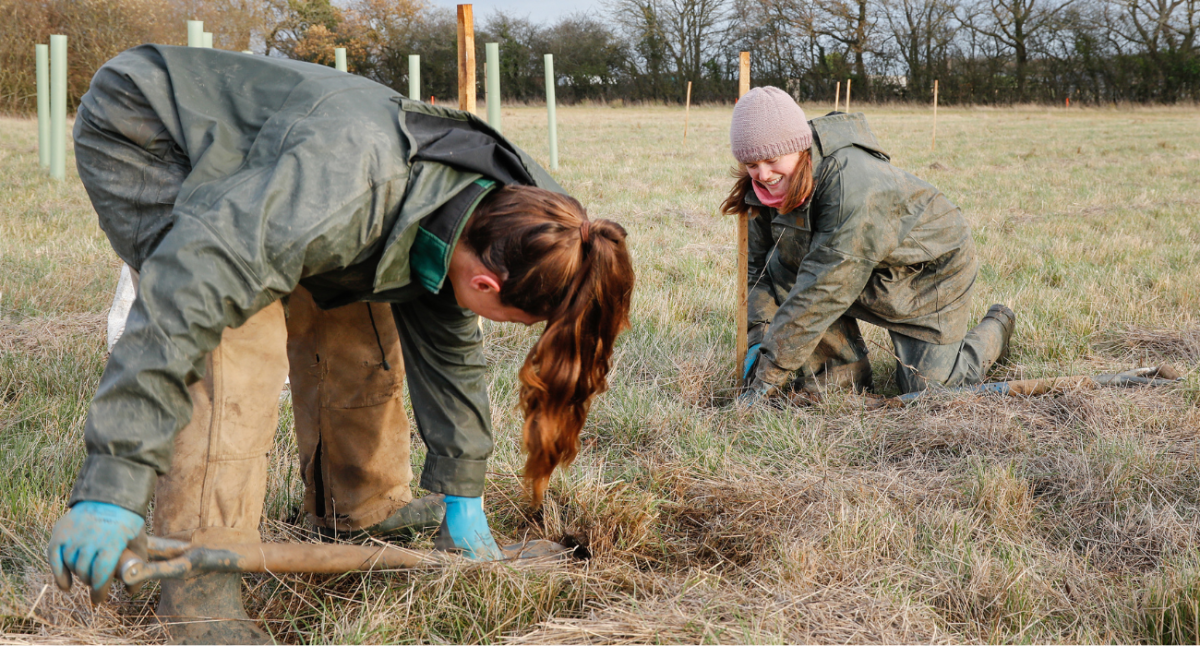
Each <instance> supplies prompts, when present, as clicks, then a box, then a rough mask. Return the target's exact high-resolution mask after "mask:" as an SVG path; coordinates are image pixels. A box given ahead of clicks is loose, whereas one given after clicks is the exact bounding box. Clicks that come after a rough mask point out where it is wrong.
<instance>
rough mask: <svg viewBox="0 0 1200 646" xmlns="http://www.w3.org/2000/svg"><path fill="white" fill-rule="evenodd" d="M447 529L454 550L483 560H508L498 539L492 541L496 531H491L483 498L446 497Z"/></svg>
mask: <svg viewBox="0 0 1200 646" xmlns="http://www.w3.org/2000/svg"><path fill="white" fill-rule="evenodd" d="M445 528H446V530H447V531H448V532H449V534H450V539H451V540H453V541H454V547H456V548H458V549H460V550H462V551H463V553H464V554H466V555H467V556H469V557H471V558H473V559H476V560H480V561H495V560H497V559H502V558H504V554H503V553H501V552H500V548H499V547H498V546H497V545H496V539H494V538H492V530H490V529H488V522H487V516H486V515H485V514H484V513H483V498H463V497H462V496H446V520H445Z"/></svg>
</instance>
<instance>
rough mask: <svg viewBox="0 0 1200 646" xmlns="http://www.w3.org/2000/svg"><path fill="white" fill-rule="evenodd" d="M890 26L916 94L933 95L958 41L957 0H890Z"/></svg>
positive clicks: (886, 5) (924, 96)
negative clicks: (950, 51) (955, 27)
mask: <svg viewBox="0 0 1200 646" xmlns="http://www.w3.org/2000/svg"><path fill="white" fill-rule="evenodd" d="M884 6H885V8H886V10H887V11H886V12H885V14H886V17H887V21H888V27H889V28H890V31H891V36H892V39H893V40H894V41H895V43H896V49H897V51H898V52H899V54H900V59H901V60H902V61H904V65H905V68H906V70H907V79H906V87H907V88H908V91H909V93H910V94H911V95H912V96H916V97H920V98H922V99H924V98H926V97H928V96H929V93H930V92H931V90H932V85H933V83H932V81H933V79H934V78H936V76H937V73H938V71H940V70H944V69H945V66H946V59H947V55H948V52H949V50H950V47H951V44H952V43H953V41H954V23H955V12H956V10H957V8H958V4H957V2H956V0H887V1H886V2H885V5H884Z"/></svg>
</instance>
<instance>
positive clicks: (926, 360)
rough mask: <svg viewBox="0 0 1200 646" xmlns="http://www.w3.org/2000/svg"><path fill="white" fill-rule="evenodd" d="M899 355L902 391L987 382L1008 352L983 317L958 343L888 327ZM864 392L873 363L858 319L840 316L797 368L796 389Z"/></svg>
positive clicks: (994, 324)
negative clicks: (916, 336)
mask: <svg viewBox="0 0 1200 646" xmlns="http://www.w3.org/2000/svg"><path fill="white" fill-rule="evenodd" d="M889 334H890V336H891V337H892V346H893V348H894V353H895V357H896V384H897V385H898V386H899V387H900V392H901V393H911V392H917V391H919V390H925V389H926V388H928V387H929V384H940V385H942V386H946V387H948V388H957V387H960V386H972V385H975V384H980V383H983V379H984V377H986V376H987V373H988V370H989V369H991V367H992V365H993V364H994V363H996V361H997V360H998V359H999V358H1000V356H1001V355H1002V354H1003V353H1004V350H1005V349H1006V348H1005V343H1004V328H1003V327H1002V326H1001V325H1000V323H999V322H998V321H995V320H992V319H984V320H983V321H982V322H980V323H979V325H976V326H975V327H974V328H973V329H972V330H971V331H970V332H968V333H967V334H966V336H965V337H963V340H962V341H959V342H957V343H946V344H941V345H939V344H937V343H929V342H927V341H921V340H919V339H914V338H912V337H910V336H905V335H903V334H900V333H899V332H895V331H889ZM831 386H833V387H839V388H853V389H855V390H865V389H869V388H870V387H871V364H870V361H869V359H868V357H867V345H866V341H865V340H864V339H863V336H862V333H861V332H860V331H859V327H858V321H857V320H855V319H854V318H851V317H849V316H843V317H841V318H839V319H838V320H837V321H836V322H834V324H833V325H831V326H830V327H829V329H828V330H827V331H826V332H825V335H824V336H822V337H821V341H820V343H819V344H818V345H817V349H816V350H815V351H813V354H812V356H811V357H810V358H809V360H808V361H807V362H806V363H805V365H804V368H802V369H801V370H799V371H797V373H796V379H795V380H794V381H793V382H792V388H793V389H803V390H807V391H810V392H818V391H820V390H822V389H824V388H828V387H831Z"/></svg>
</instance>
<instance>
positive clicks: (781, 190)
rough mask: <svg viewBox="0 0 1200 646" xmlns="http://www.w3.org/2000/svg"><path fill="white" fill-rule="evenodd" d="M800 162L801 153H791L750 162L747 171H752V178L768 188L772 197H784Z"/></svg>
mask: <svg viewBox="0 0 1200 646" xmlns="http://www.w3.org/2000/svg"><path fill="white" fill-rule="evenodd" d="M799 163H800V153H798V152H795V153H789V154H787V155H783V156H782V157H773V158H771V159H762V160H759V161H756V162H750V163H748V164H746V172H748V173H750V179H752V180H754V181H756V182H758V183H759V185H760V186H762V187H763V188H765V189H767V192H768V193H770V194H771V197H783V196H785V195H787V192H788V182H789V181H790V179H791V177H792V173H794V172H796V165H797V164H799Z"/></svg>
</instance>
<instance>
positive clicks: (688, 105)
mask: <svg viewBox="0 0 1200 646" xmlns="http://www.w3.org/2000/svg"><path fill="white" fill-rule="evenodd" d="M691 109H692V82H691V81H688V89H687V98H686V99H684V101H683V140H684V141H687V127H688V112H690V111H691Z"/></svg>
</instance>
